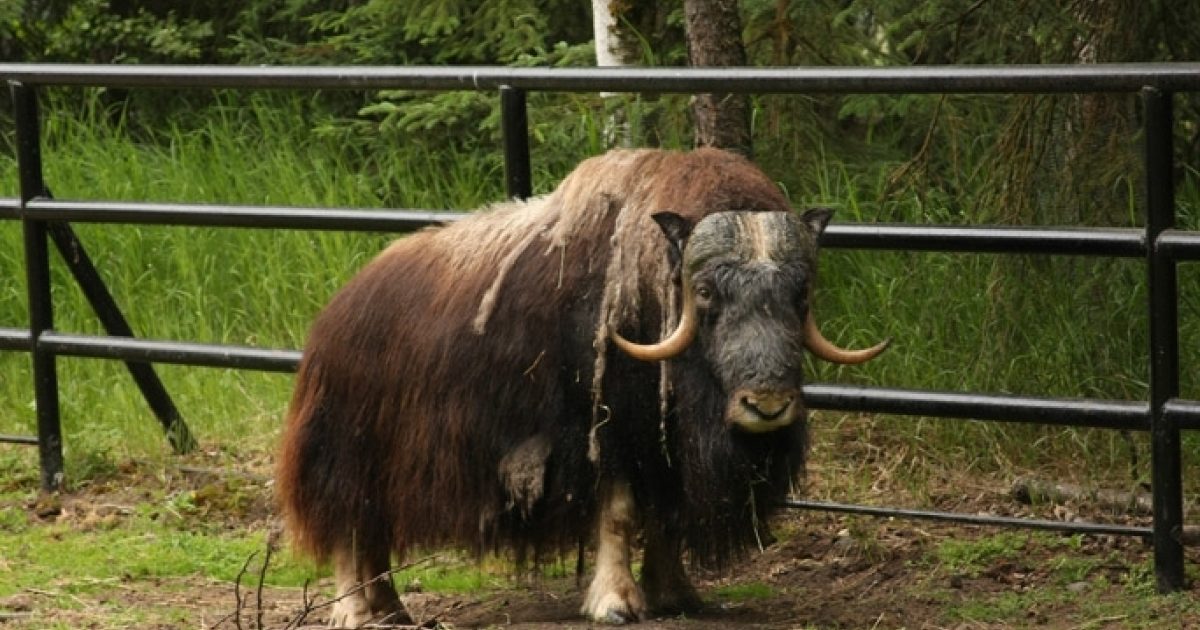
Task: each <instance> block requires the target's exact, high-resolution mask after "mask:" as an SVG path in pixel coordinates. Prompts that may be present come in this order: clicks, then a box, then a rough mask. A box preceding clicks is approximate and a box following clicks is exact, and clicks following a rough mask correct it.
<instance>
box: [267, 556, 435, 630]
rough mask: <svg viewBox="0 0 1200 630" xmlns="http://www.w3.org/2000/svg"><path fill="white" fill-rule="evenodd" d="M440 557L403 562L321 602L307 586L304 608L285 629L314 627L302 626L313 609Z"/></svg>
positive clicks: (426, 557) (336, 601)
mask: <svg viewBox="0 0 1200 630" xmlns="http://www.w3.org/2000/svg"><path fill="white" fill-rule="evenodd" d="M439 557H441V556H440V555H437V554H435V555H431V556H425V557H424V558H421V559H419V560H414V561H412V562H408V563H405V564H402V565H400V566H398V567H393V568H391V569H388V570H387V571H384V572H383V573H380V574H379V575H376V576H375V577H373V578H371V579H369V580H366V581H364V582H359V583H358V584H356V585H354V588H351V589H350V590H348V591H346V592H345V593H342V594H341V595H339V596H337V597H334V598H332V599H329V600H327V601H323V602H320V603H315V602H314V601H310V600H308V599H307V588H306V589H305V591H306V595H305V602H304V609H303V610H301V611H300V613H299V614H298V615H296V618H295V619H293V620H292V621H291V623H289V624H288V625H286V626H284V630H299V629H300V628H306V627H312V626H302V625H300V624H302V623H304V622H305V621H307V620H308V615H310V614H311V613H312V612H313V611H316V610H320V609H322V608H329V607H331V606H333V605H334V604H336V603H338V602H340V601H342V600H343V599H346V598H347V597H351V596H353V595H356V594H358V593H360V592H362V591H363V589H365V588H367V587H368V586H371V585H372V584H377V583H379V582H382V581H383V580H388V579H391V577H392V575H394V574H396V573H399V572H401V571H406V570H408V569H411V568H413V567H418V566H421V565H422V564H426V563H429V562H431V561H433V560H435V559H437V558H439ZM306 586H307V585H306ZM359 627H361V628H372V627H375V628H421V627H422V626H420V625H415V626H401V625H379V624H367V625H364V626H359Z"/></svg>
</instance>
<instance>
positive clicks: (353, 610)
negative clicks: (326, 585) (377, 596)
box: [329, 596, 412, 628]
mask: <svg viewBox="0 0 1200 630" xmlns="http://www.w3.org/2000/svg"><path fill="white" fill-rule="evenodd" d="M368 623H388V624H407V623H412V619H410V618H409V616H408V613H407V612H406V611H405V610H404V608H403V606H401V605H400V602H399V601H397V602H395V604H394V605H390V606H386V607H382V608H380V607H376V609H375V610H372V609H371V607H370V606H369V605H368V604H367V601H366V599H365V598H363V597H355V596H350V597H347V598H345V599H343V600H340V601H338V602H337V603H335V604H334V605H333V610H332V612H330V614H329V627H330V628H361V627H363V626H365V625H367V624H368Z"/></svg>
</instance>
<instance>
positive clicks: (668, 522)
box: [277, 149, 884, 626]
mask: <svg viewBox="0 0 1200 630" xmlns="http://www.w3.org/2000/svg"><path fill="white" fill-rule="evenodd" d="M828 218H829V212H828V211H825V210H812V211H808V212H806V213H804V214H802V215H800V214H796V213H794V212H793V211H792V210H791V209H790V207H789V206H788V204H787V201H786V200H785V199H784V197H783V196H782V194H780V192H779V190H778V188H777V187H776V186H775V185H774V184H773V183H772V182H771V181H770V180H769V179H768V178H767V177H766V176H764V175H763V174H762V173H761V172H760V171H759V170H758V169H756V168H755V167H754V166H753V165H752V164H750V163H749V162H748V161H746V160H745V159H743V158H741V157H738V156H735V155H732V154H729V153H725V152H722V151H717V150H711V149H701V150H697V151H694V152H691V153H675V152H666V151H655V150H638V151H614V152H611V153H608V154H605V155H603V156H600V157H596V158H592V159H589V160H587V161H585V162H583V163H582V164H581V165H580V166H579V167H578V168H576V170H575V171H573V172H572V173H571V174H570V175H569V176H568V177H567V178H566V179H565V180H564V181H563V182H562V184H561V185H560V186H559V187H558V188H557V189H556V190H555V191H554V192H553V193H550V194H548V195H546V196H543V197H539V198H536V199H533V200H530V201H528V202H511V203H506V204H500V205H496V206H493V207H491V208H489V209H486V210H485V211H482V212H480V213H477V214H474V215H472V216H471V217H469V218H467V219H464V220H462V221H459V222H457V223H454V224H452V225H449V226H446V227H442V228H434V229H429V230H425V231H422V232H420V233H417V234H415V235H412V236H409V237H407V238H403V239H401V240H398V241H396V242H395V243H394V244H392V245H391V246H390V247H388V248H387V249H386V250H385V251H384V252H383V253H381V254H380V255H379V256H378V257H377V258H376V259H375V260H374V261H372V262H371V263H370V264H368V265H367V266H366V267H365V268H364V269H363V270H362V271H361V272H360V273H359V274H358V275H357V276H356V277H355V278H353V279H352V280H351V281H350V282H349V283H348V284H347V285H346V286H345V287H344V288H343V289H342V290H341V291H340V292H339V293H338V294H337V295H336V296H335V297H334V298H333V300H332V301H331V302H330V303H329V305H328V306H327V307H326V308H325V309H324V311H323V312H322V313H321V314H320V316H319V317H318V318H317V321H316V322H315V324H314V325H313V328H312V331H311V333H310V337H309V341H308V344H307V346H306V349H305V352H304V359H303V361H302V363H301V366H300V371H299V374H298V376H297V380H296V389H295V394H294V397H293V400H292V404H291V407H290V409H289V412H288V418H287V426H286V430H285V435H284V438H283V443H282V447H281V451H280V456H279V463H278V470H277V487H278V494H279V499H280V503H281V506H282V509H283V513H284V516H285V518H286V522H287V528H288V530H289V531H290V533H291V535H292V537H293V539H294V541H295V542H296V544H297V545H298V546H299V547H300V548H301V549H304V550H306V551H308V552H310V553H311V554H313V555H314V556H316V557H317V558H318V559H321V560H332V562H333V564H334V571H335V577H336V581H337V589H338V595H339V596H343V595H345V597H344V598H342V599H340V600H339V601H338V603H337V605H336V607H335V609H334V611H333V617H334V618H333V622H335V623H338V624H341V625H345V626H351V625H356V624H359V623H362V622H364V621H368V620H370V619H378V618H380V617H381V616H383V615H388V614H402V611H400V607H399V605H398V600H397V597H396V593H395V591H394V589H393V588H392V586H391V583H390V581H389V580H387V579H381V580H375V581H371V580H372V579H373V578H376V576H378V575H380V574H383V573H385V572H386V571H387V570H388V568H389V566H390V559H391V554H392V553H393V552H394V553H396V554H403V553H404V552H405V551H406V550H407V549H409V548H410V547H413V546H439V545H457V546H467V547H470V548H473V549H475V550H478V551H488V550H492V549H512V550H515V551H516V552H517V554H518V557H519V558H527V557H530V556H529V554H532V558H533V559H535V560H536V559H537V557H538V556H539V554H544V553H547V552H550V553H554V552H558V551H563V550H566V549H574V548H576V547H577V546H578V545H580V544H582V543H584V542H588V541H591V542H593V543H594V544H595V547H596V555H595V577H594V578H593V580H592V582H591V586H590V587H589V589H588V593H587V594H586V596H585V601H584V607H583V611H584V613H585V614H586V615H588V616H589V617H591V618H593V619H595V620H600V621H617V622H620V621H631V620H636V619H638V618H640V617H641V616H642V615H643V614H644V613H645V612H646V610H647V609H648V608H655V609H663V610H686V609H688V608H692V607H695V606H696V605H698V604H699V600H698V598H697V597H696V593H695V591H694V590H693V589H692V587H691V586H690V583H689V582H688V580H687V577H686V575H685V573H684V569H683V563H682V560H681V558H682V555H683V554H684V553H685V552H688V553H690V557H691V558H692V560H693V561H695V562H699V563H708V564H718V565H719V564H721V563H724V562H726V561H727V560H728V559H730V558H731V557H733V556H736V555H737V554H738V553H739V552H741V551H742V550H744V549H745V548H746V547H747V546H749V545H754V544H759V543H760V542H761V540H763V539H764V538H765V536H766V535H767V534H766V531H765V527H766V525H765V522H766V521H765V519H766V517H767V515H768V513H769V510H770V508H771V506H772V504H774V503H775V502H776V501H777V500H778V499H779V498H780V497H782V496H783V495H785V494H786V493H787V492H788V490H789V488H790V485H791V483H792V481H793V479H794V477H795V475H796V474H797V473H798V472H799V471H800V470H801V469H802V466H803V457H804V446H805V423H804V408H803V404H802V400H801V398H800V386H801V385H802V382H803V376H802V374H801V372H800V366H801V359H802V356H803V348H808V349H809V350H811V351H812V352H814V354H817V355H818V356H822V357H824V358H827V359H830V360H834V361H841V362H848V363H851V362H860V361H864V360H867V359H869V358H871V357H873V356H875V355H876V354H878V353H879V352H880V351H881V350H882V349H883V346H884V344H881V345H880V346H877V347H875V348H871V349H868V350H863V351H845V350H841V349H839V348H836V347H834V346H832V345H831V344H829V342H827V341H825V340H824V339H823V338H822V337H821V336H820V333H819V332H817V330H816V327H815V325H813V323H812V322H813V318H812V316H811V314H810V313H809V311H808V297H809V291H810V290H811V287H812V282H813V279H814V277H815V273H816V241H817V237H818V235H819V233H820V231H821V230H822V229H823V228H824V226H825V223H826V222H827V221H828ZM631 340H640V341H641V342H643V343H638V342H635V341H631ZM639 531H641V532H642V533H643V540H644V547H645V551H644V553H645V557H644V561H643V571H642V581H641V585H640V587H639V585H638V584H636V583H635V582H634V579H633V576H632V574H631V572H630V569H629V565H630V561H631V553H632V552H631V543H632V541H633V540H634V538H635V537H636V535H637V533H638V532H639ZM368 581H370V584H369V585H367V586H366V587H365V588H356V585H358V584H359V583H362V582H368Z"/></svg>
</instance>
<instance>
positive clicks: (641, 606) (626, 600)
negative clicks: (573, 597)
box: [582, 582, 646, 625]
mask: <svg viewBox="0 0 1200 630" xmlns="http://www.w3.org/2000/svg"><path fill="white" fill-rule="evenodd" d="M582 612H583V614H584V615H586V616H587V617H588V618H589V619H591V620H592V621H594V622H596V623H604V624H612V625H623V624H627V623H635V622H638V621H641V620H642V619H643V618H644V617H645V616H646V599H645V597H644V596H643V595H642V591H641V589H639V588H638V587H637V586H636V585H634V584H633V583H632V582H631V583H630V584H629V585H627V587H626V588H620V589H597V588H596V584H595V583H593V584H592V588H590V589H588V595H587V599H586V600H585V601H584V603H583V610H582Z"/></svg>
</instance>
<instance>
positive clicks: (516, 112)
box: [0, 63, 1200, 592]
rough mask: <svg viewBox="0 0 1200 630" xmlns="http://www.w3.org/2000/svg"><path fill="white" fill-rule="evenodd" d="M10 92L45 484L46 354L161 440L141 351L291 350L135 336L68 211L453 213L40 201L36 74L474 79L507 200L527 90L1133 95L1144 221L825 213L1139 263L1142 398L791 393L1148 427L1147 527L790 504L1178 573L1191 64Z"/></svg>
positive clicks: (328, 220)
mask: <svg viewBox="0 0 1200 630" xmlns="http://www.w3.org/2000/svg"><path fill="white" fill-rule="evenodd" d="M0 77H3V78H4V79H5V81H6V82H7V83H8V85H9V86H10V89H11V91H12V96H13V102H14V119H15V121H16V126H17V129H16V132H17V153H18V155H17V161H18V170H19V178H20V197H19V198H15V199H12V198H10V199H3V198H0V220H4V219H12V220H19V221H21V223H22V228H23V234H24V248H25V267H26V274H27V285H28V305H29V325H28V326H27V327H24V328H0V350H13V351H23V352H28V353H30V355H31V356H32V360H33V377H34V394H35V399H36V406H37V427H38V435H37V436H0V441H4V442H15V443H21V444H31V445H36V446H37V447H38V449H39V452H40V460H41V468H42V487H43V489H44V490H46V491H54V490H57V489H59V488H61V486H62V482H63V457H62V433H61V429H60V422H59V406H58V379H57V371H56V363H55V362H56V358H57V357H58V356H82V357H97V358H106V359H117V360H121V361H124V362H125V364H126V365H127V366H128V368H129V371H130V373H131V375H132V376H133V378H134V380H135V381H136V382H137V384H138V386H139V388H141V390H142V393H143V395H144V396H145V398H146V400H147V402H148V403H149V404H150V407H151V408H152V410H153V411H154V413H155V415H156V417H157V418H158V419H159V421H160V422H161V423H162V424H163V427H164V429H165V430H166V433H167V436H168V439H170V441H171V444H172V445H173V446H174V447H175V449H177V450H179V451H187V450H189V449H190V448H192V447H193V446H194V444H195V442H194V439H193V437H192V435H191V433H190V432H189V430H188V428H187V425H186V424H185V423H184V421H183V419H182V416H181V415H180V413H179V411H178V410H177V409H176V408H175V406H174V404H173V403H172V402H171V398H170V396H169V395H168V393H167V391H166V389H165V388H164V387H163V385H162V383H161V381H160V380H159V379H158V377H157V375H156V374H155V371H154V368H153V364H154V363H179V364H187V365H199V366H217V367H229V368H241V369H253V370H270V371H278V372H289V371H293V370H295V367H296V364H297V362H298V360H299V358H300V353H299V352H298V351H293V350H264V349H258V348H248V347H240V346H225V345H212V344H198V343H190V342H186V341H155V340H146V339H138V338H136V337H135V336H134V334H133V331H132V330H131V329H130V326H129V324H128V323H127V322H126V320H125V318H124V317H123V315H122V314H121V311H120V309H119V308H118V306H117V304H116V302H115V301H114V300H113V298H112V296H111V294H110V293H109V292H108V290H107V288H106V287H105V286H104V284H103V282H102V281H101V278H100V275H99V274H98V273H97V271H96V269H95V267H94V266H93V265H92V263H91V260H90V258H89V257H88V255H87V251H86V249H85V248H84V246H83V244H82V243H81V242H80V241H79V239H78V238H77V237H76V236H75V233H74V231H73V230H72V229H71V225H70V223H71V222H76V223H80V222H83V223H132V224H158V225H191V226H215V227H235V228H298V229H315V230H374V231H392V232H405V231H411V230H414V229H418V228H421V227H424V226H427V225H432V224H437V223H442V222H447V221H454V220H457V219H458V218H461V217H462V216H463V215H462V214H456V213H441V212H439V213H434V212H426V211H414V210H390V211H376V210H369V211H368V210H355V209H348V208H291V207H258V206H217V205H197V204H165V203H121V202H99V201H88V200H55V199H53V198H52V197H51V195H50V193H49V189H48V188H47V186H46V182H45V181H44V179H43V175H42V164H41V141H40V139H39V131H40V127H41V122H40V120H39V116H38V94H37V90H38V89H39V88H41V87H47V86H80V87H120V88H132V89H151V88H205V89H208V88H232V89H246V90H262V89H325V90H347V89H356V90H362V89H409V90H489V91H497V92H498V93H499V95H500V99H501V104H502V114H503V122H502V128H503V134H504V163H505V179H506V187H507V191H508V193H509V195H511V196H517V197H526V196H528V195H529V194H530V191H531V189H532V186H531V181H530V159H529V142H528V122H527V118H526V94H527V92H529V91H553V92H600V91H608V92H657V93H706V92H725V93H727V92H741V93H759V94H764V93H790V94H801V93H887V94H904V93H942V94H985V93H991V94H995V93H1045V94H1050V93H1098V92H1105V93H1138V94H1140V98H1141V100H1142V113H1143V124H1144V129H1143V132H1144V138H1143V144H1144V147H1145V148H1144V159H1143V169H1144V171H1145V172H1144V179H1145V182H1146V183H1145V190H1144V194H1145V198H1144V202H1145V207H1146V213H1147V216H1146V221H1145V228H1144V229H1130V228H1074V227H1060V228H1048V227H1001V226H966V227H947V226H927V225H899V224H835V225H831V226H829V228H828V230H827V231H826V232H825V234H824V236H823V238H822V245H823V246H826V247H842V248H859V249H891V250H908V251H940V252H976V253H995V254H1055V255H1074V256H1107V257H1123V258H1140V259H1144V261H1145V266H1146V273H1147V286H1148V293H1147V303H1146V308H1147V311H1148V314H1149V322H1150V336H1149V337H1150V348H1149V350H1150V366H1149V367H1150V395H1149V399H1148V400H1145V401H1126V400H1097V399H1080V398H1038V397H1026V396H1008V395H989V394H983V393H972V392H941V391H922V390H911V389H893V388H879V387H854V386H846V385H836V384H810V385H807V386H806V387H805V388H804V396H805V400H806V402H807V404H808V406H809V407H812V408H815V409H828V410H841V411H857V412H869V413H898V414H907V415H918V416H939V417H955V418H967V419H976V420H994V421H1005V422H1035V423H1041V424H1052V425H1060V426H1082V427H1101V428H1108V429H1120V430H1128V431H1145V432H1149V433H1150V439H1151V459H1152V464H1151V465H1152V486H1153V512H1154V522H1153V526H1152V527H1149V528H1146V527H1122V526H1112V525H1100V524H1088V523H1064V522H1058V521H1045V520H1030V519H1016V518H1002V517H989V516H976V515H965V514H955V513H948V512H930V511H918V510H904V509H895V508H875V507H867V506H856V505H842V504H831V503H819V502H811V501H792V502H788V503H787V505H788V506H790V507H795V508H808V509H823V510H832V511H842V512H855V513H864V514H877V515H887V516H899V517H912V518H933V519H941V520H950V521H957V522H966V523H975V524H988V525H1009V526H1019V527H1029V528H1042V529H1053V530H1064V531H1075V532H1086V533H1105V534H1117V535H1129V536H1140V537H1147V538H1151V539H1152V540H1153V544H1154V566H1155V574H1156V578H1157V583H1158V588H1159V590H1160V591H1163V592H1166V591H1173V590H1178V589H1180V588H1182V587H1183V585H1184V571H1183V543H1182V532H1183V498H1182V497H1183V492H1182V479H1181V457H1180V430H1181V429H1196V428H1200V401H1195V400H1182V399H1180V398H1179V341H1178V305H1179V296H1178V291H1177V284H1178V283H1177V281H1176V267H1177V265H1178V263H1179V262H1181V261H1187V260H1200V232H1190V231H1182V230H1177V229H1175V216H1176V209H1175V200H1174V182H1173V175H1172V170H1173V166H1174V164H1173V156H1172V150H1173V149H1172V133H1171V132H1172V125H1173V115H1172V96H1173V94H1174V93H1176V92H1196V91H1200V64H1196V63H1184V64H1100V65H1089V66H923V67H909V68H772V69H764V68H737V69H729V68H571V69H568V68H563V69H549V68H506V67H492V66H486V67H484V66H480V67H470V66H455V67H335V66H325V67H249V66H90V65H69V64H62V65H60V64H0ZM50 242H53V243H54V247H56V248H58V249H59V251H60V252H62V253H63V254H64V255H63V259H64V261H65V263H66V265H67V267H68V268H69V270H70V272H71V273H72V275H73V276H74V277H75V279H76V280H77V281H78V283H79V285H80V287H81V288H82V289H83V291H84V294H85V296H86V297H87V299H88V301H89V302H90V303H91V304H92V306H93V307H94V308H95V310H96V313H97V315H98V316H99V318H100V320H101V322H102V323H103V325H104V328H105V330H106V331H107V333H108V334H107V335H78V334H70V333H63V332H58V331H55V330H54V317H53V312H52V308H51V301H50V273H49V249H50V245H49V243H50Z"/></svg>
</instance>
